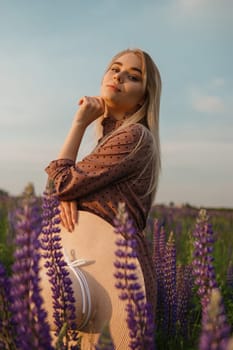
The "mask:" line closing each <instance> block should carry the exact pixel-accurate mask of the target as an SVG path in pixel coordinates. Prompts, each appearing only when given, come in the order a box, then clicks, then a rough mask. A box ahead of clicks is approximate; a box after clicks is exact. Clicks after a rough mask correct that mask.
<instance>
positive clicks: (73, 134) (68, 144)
mask: <svg viewBox="0 0 233 350" xmlns="http://www.w3.org/2000/svg"><path fill="white" fill-rule="evenodd" d="M85 130H86V127H85V125H83V124H82V123H79V122H76V121H74V123H73V124H72V127H71V129H70V131H69V133H68V135H67V137H66V139H65V142H64V144H63V146H62V148H61V150H60V152H59V155H58V158H59V159H62V158H63V159H71V160H73V161H75V160H76V158H77V154H78V150H79V147H80V144H81V141H82V138H83V135H84V132H85Z"/></svg>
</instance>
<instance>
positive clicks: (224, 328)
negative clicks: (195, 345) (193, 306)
mask: <svg viewBox="0 0 233 350" xmlns="http://www.w3.org/2000/svg"><path fill="white" fill-rule="evenodd" d="M229 338H230V326H229V325H228V323H227V318H226V313H225V310H224V305H223V302H222V297H221V294H220V291H219V289H217V288H215V289H212V291H211V293H210V302H209V304H208V305H207V307H206V313H205V318H204V320H203V322H202V333H201V336H200V341H199V350H210V349H214V350H226V349H227V344H228V341H229Z"/></svg>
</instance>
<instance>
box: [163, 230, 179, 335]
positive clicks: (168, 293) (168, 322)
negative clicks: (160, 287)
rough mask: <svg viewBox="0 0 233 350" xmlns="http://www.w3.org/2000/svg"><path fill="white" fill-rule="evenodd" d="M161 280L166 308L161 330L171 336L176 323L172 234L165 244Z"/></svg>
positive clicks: (173, 242)
mask: <svg viewBox="0 0 233 350" xmlns="http://www.w3.org/2000/svg"><path fill="white" fill-rule="evenodd" d="M163 278H164V293H165V295H164V298H165V306H166V307H165V313H164V322H163V323H164V324H163V329H164V331H165V332H166V333H167V334H170V335H173V334H175V331H176V321H177V291H176V247H175V240H174V236H173V232H171V234H170V236H169V239H168V242H167V243H166V248H165V257H164V267H163Z"/></svg>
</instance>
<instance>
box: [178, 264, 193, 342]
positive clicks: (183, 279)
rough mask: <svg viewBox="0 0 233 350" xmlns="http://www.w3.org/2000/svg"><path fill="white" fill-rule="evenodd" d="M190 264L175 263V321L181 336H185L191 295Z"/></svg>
mask: <svg viewBox="0 0 233 350" xmlns="http://www.w3.org/2000/svg"><path fill="white" fill-rule="evenodd" d="M191 272H192V268H191V266H190V265H177V270H176V289H177V323H178V325H179V327H180V333H181V334H182V336H184V337H186V336H187V330H188V312H189V307H190V300H191V297H192V288H193V279H192V273H191Z"/></svg>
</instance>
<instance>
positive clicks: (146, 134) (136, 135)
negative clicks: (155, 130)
mask: <svg viewBox="0 0 233 350" xmlns="http://www.w3.org/2000/svg"><path fill="white" fill-rule="evenodd" d="M119 134H122V135H124V136H125V137H126V138H128V139H131V140H132V141H134V142H138V141H140V140H141V141H143V142H149V143H151V142H152V141H153V135H152V133H151V131H150V130H149V129H148V128H147V127H146V126H145V125H143V124H141V123H133V124H129V125H126V126H125V127H123V128H122V129H121V130H119Z"/></svg>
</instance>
